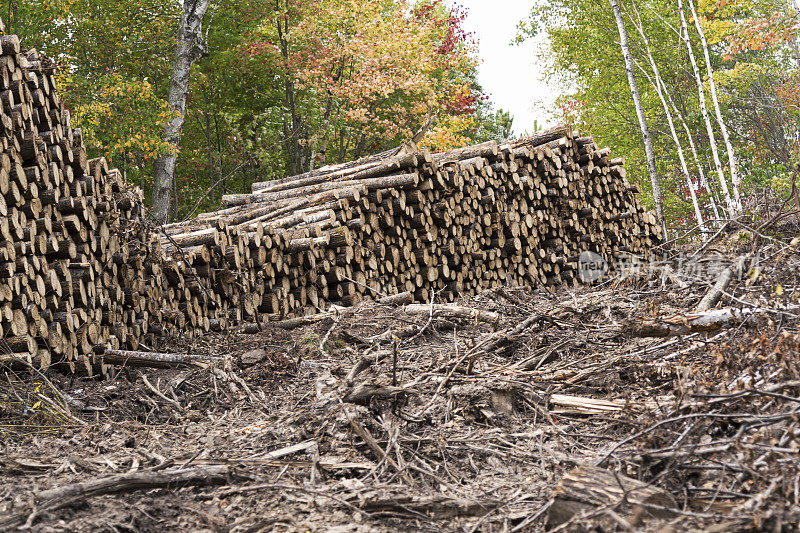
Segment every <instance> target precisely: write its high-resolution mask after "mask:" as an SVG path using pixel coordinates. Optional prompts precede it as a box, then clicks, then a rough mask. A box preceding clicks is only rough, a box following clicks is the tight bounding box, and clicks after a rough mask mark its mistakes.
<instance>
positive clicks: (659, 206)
mask: <svg viewBox="0 0 800 533" xmlns="http://www.w3.org/2000/svg"><path fill="white" fill-rule="evenodd" d="M609 2H610V4H611V10H612V11H613V12H614V20H615V21H616V22H617V29H618V30H619V44H620V48H621V49H622V56H623V57H624V58H625V72H626V73H627V74H628V83H629V84H630V86H631V96H633V103H634V105H635V106H636V117H637V118H638V119H639V127H640V128H641V130H642V139H643V141H644V150H645V154H646V155H647V167H648V170H649V171H650V182H651V183H652V185H653V200H654V201H655V203H656V214H657V215H658V222H659V223H660V224H661V231H662V232H663V235H662V237H663V238H664V239H666V238H667V224H666V221H665V220H664V204H663V202H662V201H661V183H660V182H659V179H658V172H657V171H656V158H655V155H654V154H653V144H652V142H651V141H650V129H649V128H648V127H647V118H646V117H645V116H644V109H643V108H642V100H641V98H640V97H639V88H638V87H637V85H636V78H635V77H634V75H633V58H632V56H631V51H630V49H629V48H628V32H627V30H626V29H625V23H624V21H623V20H622V15H621V14H620V11H619V4H618V3H617V0H609Z"/></svg>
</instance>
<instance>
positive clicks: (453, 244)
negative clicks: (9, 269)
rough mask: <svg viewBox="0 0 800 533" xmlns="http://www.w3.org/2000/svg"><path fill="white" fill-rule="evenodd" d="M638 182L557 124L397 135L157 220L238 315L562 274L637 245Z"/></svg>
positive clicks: (643, 218) (649, 235) (650, 233)
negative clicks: (439, 148) (338, 161)
mask: <svg viewBox="0 0 800 533" xmlns="http://www.w3.org/2000/svg"><path fill="white" fill-rule="evenodd" d="M638 192H639V191H638V188H637V187H636V186H634V185H631V184H630V183H629V182H628V180H627V179H626V177H625V169H624V167H623V161H622V159H621V158H616V159H612V158H611V155H610V150H609V149H607V148H605V149H599V148H598V147H597V145H596V144H595V143H594V141H593V139H592V138H591V137H581V136H578V135H575V134H574V133H573V132H572V131H571V129H570V128H569V127H557V128H553V129H550V130H547V131H545V132H541V133H539V134H536V135H534V136H531V137H528V138H525V139H521V140H518V141H515V142H513V143H509V144H503V145H498V144H497V143H495V142H489V143H485V144H481V145H477V146H470V147H466V148H460V149H457V150H452V151H449V152H443V153H433V154H432V153H429V152H427V151H426V150H422V149H418V148H417V147H416V146H415V145H413V144H409V145H405V146H403V147H401V148H399V149H396V150H392V151H390V152H386V153H383V154H379V155H376V156H372V157H369V158H365V159H362V160H359V161H356V162H352V163H347V164H344V165H338V166H333V167H326V168H323V169H320V170H317V171H312V172H309V173H306V174H303V175H300V176H294V177H290V178H285V179H280V180H274V181H269V182H260V183H255V184H254V185H253V187H252V193H251V194H239V195H228V196H225V197H224V199H223V204H224V206H225V209H222V210H220V211H217V212H213V213H207V214H204V215H200V216H199V217H197V218H196V219H194V220H192V221H190V222H186V223H181V224H173V225H170V226H167V227H166V228H165V230H166V234H167V235H169V237H166V236H165V237H163V238H162V244H163V246H164V248H165V250H167V251H168V252H169V253H171V254H173V256H176V254H180V256H181V257H183V258H185V259H186V262H187V263H188V264H191V265H192V266H194V268H196V269H198V272H201V277H203V276H205V275H209V276H210V277H209V278H207V279H208V283H207V286H208V287H210V288H212V290H213V291H214V294H218V292H217V290H216V288H217V287H219V286H220V283H219V279H218V278H219V276H220V274H223V275H224V276H227V277H228V278H229V279H230V280H231V281H230V286H229V287H228V290H224V289H223V291H222V295H223V302H222V305H223V306H228V307H230V308H237V307H238V308H240V309H242V310H243V312H244V317H241V316H237V317H236V318H237V320H238V319H241V318H245V319H246V320H247V319H249V318H253V317H257V316H262V315H264V314H267V315H271V316H272V315H274V316H286V315H290V314H293V315H301V314H307V313H314V312H318V311H320V310H324V309H325V308H326V307H328V306H329V305H330V304H338V305H344V306H349V305H353V304H355V303H357V302H358V301H359V300H361V299H362V298H378V297H385V296H391V295H395V294H398V293H411V295H413V299H414V300H416V301H418V302H428V301H430V300H431V299H436V300H443V301H452V300H453V299H455V298H456V297H457V296H459V295H465V294H473V293H476V292H478V291H481V290H483V289H488V288H492V287H496V286H499V285H503V284H532V285H548V286H553V285H559V284H562V283H568V284H574V283H576V282H577V262H578V257H579V255H580V254H581V253H582V252H584V251H593V252H595V253H597V254H599V255H600V256H602V257H603V258H605V259H606V260H607V261H609V262H610V263H611V262H612V260H613V259H615V258H618V257H619V256H620V255H627V254H645V253H646V251H647V250H648V249H649V248H650V247H651V246H652V245H654V244H657V243H658V242H660V236H659V228H658V225H657V223H656V219H655V217H654V216H653V215H652V214H651V213H647V212H645V211H644V210H643V209H642V206H641V205H640V204H639V202H638V199H637V197H636V195H637V193H638ZM230 265H234V266H235V268H233V267H231V266H230ZM234 279H235V281H234ZM234 285H236V287H233V286H234ZM223 287H224V286H223ZM237 299H243V300H244V301H245V306H244V307H243V308H242V307H241V306H238V304H237Z"/></svg>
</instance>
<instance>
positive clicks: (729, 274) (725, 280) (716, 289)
mask: <svg viewBox="0 0 800 533" xmlns="http://www.w3.org/2000/svg"><path fill="white" fill-rule="evenodd" d="M746 259H747V257H745V256H740V257H739V258H738V259H736V261H734V262H733V264H732V265H731V266H729V267H728V268H726V269H725V270H723V271H722V272H720V275H719V278H717V282H716V283H715V284H714V286H713V287H711V290H710V291H708V293H706V295H705V296H703V299H702V300H700V303H699V304H697V309H695V312H697V313H701V312H703V311H708V310H709V309H711V308H712V307H714V306H715V305H716V304H717V302H719V300H720V298H722V295H723V294H724V292H725V289H727V288H728V285H730V284H731V281H732V280H733V274H734V272H737V271H738V272H741V270H742V268H743V267H744V262H745V260H746Z"/></svg>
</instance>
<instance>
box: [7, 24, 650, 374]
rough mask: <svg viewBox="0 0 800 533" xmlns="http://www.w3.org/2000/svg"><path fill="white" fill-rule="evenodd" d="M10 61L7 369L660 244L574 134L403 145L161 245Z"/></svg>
mask: <svg viewBox="0 0 800 533" xmlns="http://www.w3.org/2000/svg"><path fill="white" fill-rule="evenodd" d="M0 25H2V22H0ZM0 44H1V45H2V55H1V56H0V86H1V87H2V89H0V100H2V104H1V105H0V143H2V146H1V147H0V151H1V152H2V153H1V154H0V193H2V194H0V215H2V217H1V218H0V338H1V339H2V341H0V363H13V362H15V361H16V362H19V361H27V362H29V363H35V364H37V365H41V366H46V365H48V364H50V363H51V362H56V361H59V362H65V363H67V364H69V365H70V366H72V367H73V368H74V367H75V366H76V365H77V366H85V367H86V368H88V369H90V370H91V369H92V366H93V363H96V362H98V361H102V359H100V358H99V355H101V354H103V353H104V352H105V353H107V354H108V357H112V355H113V356H115V357H119V356H120V355H119V354H120V353H121V352H120V350H137V349H140V347H143V348H144V349H147V348H148V346H149V345H150V343H151V342H153V341H154V339H155V337H158V336H161V335H165V334H174V333H181V334H190V335H191V334H194V333H197V332H203V331H209V330H215V331H222V330H229V329H231V328H233V327H234V326H241V327H242V328H243V329H245V330H247V329H248V328H254V327H255V328H258V327H260V325H261V324H263V323H264V322H266V321H268V320H272V319H276V318H282V317H286V316H290V315H293V316H302V315H305V314H311V313H317V312H319V311H324V310H325V309H327V308H328V307H330V306H331V305H332V304H338V305H344V306H349V305H353V304H355V303H356V302H358V301H359V300H361V299H362V298H365V297H366V298H378V297H381V298H389V299H390V298H391V297H392V296H394V295H401V296H402V299H403V300H404V301H409V300H416V301H418V302H429V301H431V300H437V301H452V300H453V299H454V298H456V296H457V295H463V294H471V293H475V292H477V291H480V290H482V289H487V288H491V287H494V286H498V285H502V284H523V283H528V284H537V285H539V284H544V285H558V284H561V283H576V281H577V276H576V268H577V259H578V255H579V254H580V253H581V252H584V251H594V252H595V253H597V254H599V255H601V256H603V257H604V258H605V259H607V260H610V259H612V258H614V257H617V256H619V255H620V254H642V253H645V252H646V250H647V249H648V248H649V247H650V246H651V245H653V244H654V243H656V242H658V241H659V240H660V237H659V234H658V228H657V226H656V223H655V219H654V217H653V216H652V215H651V214H648V213H646V212H644V211H643V210H642V207H641V206H640V205H639V203H638V201H637V199H636V192H637V189H636V188H635V187H634V186H631V185H630V184H629V183H628V181H627V180H626V179H625V170H624V168H623V166H622V160H621V159H611V158H610V155H609V151H608V149H603V150H598V148H597V146H596V145H595V143H594V142H593V141H592V139H591V138H589V137H580V136H576V135H574V134H573V132H572V131H571V130H570V129H569V128H567V127H559V128H555V129H551V130H548V131H545V132H542V133H539V134H537V135H534V136H532V137H529V138H525V139H522V140H519V141H516V142H513V143H509V144H503V145H498V144H497V143H494V142H490V143H485V144H481V145H478V146H471V147H467V148H461V149H457V150H453V151H450V152H445V153H434V154H432V153H430V152H428V151H426V150H424V149H419V148H417V147H416V146H415V145H413V144H408V145H404V146H402V147H401V148H398V149H396V150H392V151H390V152H386V153H383V154H379V155H376V156H372V157H369V158H365V159H362V160H359V161H356V162H353V163H348V164H344V165H338V166H333V167H326V168H323V169H319V170H317V171H312V172H309V173H306V174H303V175H300V176H295V177H290V178H285V179H281V180H275V181H270V182H263V183H255V184H254V185H253V192H252V194H245V195H231V196H227V197H225V199H224V205H225V208H224V209H222V210H220V211H217V212H213V213H207V214H203V215H200V216H198V217H197V218H196V219H193V220H191V221H188V222H184V223H179V224H172V225H168V226H164V227H162V228H155V227H153V226H151V225H150V224H148V223H147V221H146V217H145V213H144V212H143V211H144V208H143V206H142V195H141V192H140V191H139V190H138V189H135V188H133V187H130V186H128V185H126V184H125V183H124V181H123V179H122V177H121V175H120V174H119V172H117V171H116V170H109V168H108V165H107V163H106V161H105V159H103V158H100V159H95V160H87V156H86V150H85V147H84V144H83V140H82V137H81V132H80V130H79V129H74V128H72V127H71V125H70V115H69V112H68V111H67V110H66V109H65V108H64V105H63V104H62V102H61V101H60V100H59V97H58V94H57V92H56V90H55V84H54V78H53V66H52V63H51V62H50V61H49V60H48V59H46V58H44V57H40V56H39V54H38V53H37V52H36V51H35V50H27V51H24V50H21V49H20V44H19V40H18V38H17V37H16V36H13V35H7V36H2V37H0Z"/></svg>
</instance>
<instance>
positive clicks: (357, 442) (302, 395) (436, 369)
mask: <svg viewBox="0 0 800 533" xmlns="http://www.w3.org/2000/svg"><path fill="white" fill-rule="evenodd" d="M755 237H758V233H757V232H754V231H750V232H747V231H744V232H743V231H738V232H730V233H729V234H728V235H726V236H724V238H722V239H721V240H720V239H718V241H717V242H715V243H714V244H712V245H705V246H704V247H702V249H701V248H700V246H699V245H695V246H694V247H691V248H686V247H683V248H674V249H671V251H669V252H668V253H667V254H666V256H665V257H666V261H665V262H664V263H659V264H657V265H650V268H647V269H644V271H641V272H638V273H634V274H632V275H629V276H625V277H615V278H613V279H610V280H608V281H605V282H604V283H601V284H598V285H596V286H593V287H588V286H584V287H579V288H560V289H558V290H556V291H553V292H550V291H547V290H542V289H537V290H531V289H529V288H522V287H504V288H501V289H496V290H492V291H489V292H486V293H483V294H481V295H479V296H476V297H474V298H469V299H465V300H463V301H461V302H459V304H460V305H461V306H465V307H469V308H473V309H478V310H482V311H487V312H491V313H497V315H498V320H497V321H494V320H493V319H492V317H493V315H491V313H489V314H487V315H481V316H480V317H478V316H477V315H472V316H470V317H468V318H452V317H432V316H431V315H427V316H426V315H411V314H408V313H407V312H405V310H404V309H403V308H397V307H389V306H384V305H379V304H376V303H364V304H361V305H360V306H358V307H357V308H355V309H352V310H343V311H341V312H340V313H337V314H333V315H331V316H327V317H325V318H322V319H320V320H317V321H316V322H313V323H311V324H306V325H303V326H301V327H298V328H295V329H290V330H287V329H282V328H279V327H275V326H267V327H266V328H265V330H264V331H262V332H261V333H258V334H254V335H244V334H240V335H209V336H206V337H203V338H200V339H194V340H185V339H171V340H168V341H164V344H163V345H161V346H153V347H152V348H153V350H155V351H169V352H176V353H189V354H197V355H213V356H220V357H221V358H222V359H221V361H220V362H218V363H215V364H213V365H205V364H195V365H192V366H183V367H179V368H162V369H155V368H142V367H138V368H137V367H116V368H115V371H114V372H113V373H112V375H111V376H109V377H107V378H104V379H100V378H98V377H88V376H71V375H68V374H65V373H63V372H59V371H58V370H55V369H51V370H48V371H47V372H46V373H44V374H41V373H38V372H33V371H31V370H16V371H11V370H0V378H1V379H0V530H3V531H7V530H8V531H10V530H16V529H17V528H21V529H27V530H31V531H40V532H46V531H47V532H49V531H70V532H81V531H115V532H121V531H142V532H149V531H153V532H156V531H158V532H161V531H214V532H222V531H225V532H257V531H354V532H355V531H396V530H411V531H540V530H545V529H548V530H560V531H617V530H620V531H624V530H636V531H662V532H667V531H686V530H696V531H709V532H711V531H797V530H798V523H800V457H798V454H799V453H800V398H798V395H800V355H799V354H798V346H800V331H798V318H800V305H798V304H800V302H798V300H800V296H799V295H800V292H798V289H800V283H798V279H797V273H798V269H797V267H798V265H800V248H798V245H797V243H796V242H794V241H791V238H790V236H788V237H786V238H784V239H780V240H775V239H772V238H766V237H764V238H758V239H756V238H755ZM695 252H697V254H695V255H694V256H692V254H694V253H695ZM737 257H745V260H743V261H744V268H743V269H738V270H737V271H736V272H735V275H734V281H733V282H732V283H731V285H730V286H729V287H728V288H727V289H726V290H725V292H724V295H723V297H722V299H721V301H720V302H719V303H718V304H717V306H718V307H727V306H732V307H734V308H736V309H745V310H749V311H747V312H746V314H742V313H743V312H742V311H740V312H739V315H736V316H735V317H734V319H733V320H731V321H728V322H726V323H724V324H723V325H722V326H721V327H720V326H719V325H716V326H713V327H709V328H708V331H700V330H693V329H691V328H689V329H684V330H682V331H679V332H677V334H675V332H673V334H672V335H670V336H667V337H653V336H646V335H652V334H654V331H657V330H658V328H659V327H662V326H664V324H667V325H669V326H671V327H673V329H675V328H677V329H680V328H681V327H686V328H688V327H689V324H690V320H691V318H692V315H689V314H688V313H689V312H690V311H692V310H693V309H694V308H695V307H696V305H697V303H698V302H699V301H700V299H701V298H702V297H703V295H705V294H706V293H707V292H708V291H709V289H710V287H711V286H712V284H713V283H714V282H715V280H716V279H718V277H719V272H720V270H721V268H722V267H725V266H730V265H733V264H735V262H736V258H737ZM653 267H655V268H653ZM645 326H647V327H645ZM582 466H583V467H589V466H591V467H600V468H603V469H605V470H607V471H608V472H612V473H614V475H616V476H627V477H629V478H633V479H637V480H640V481H643V482H644V483H645V484H647V486H649V487H653V488H656V489H657V490H658V491H662V492H663V493H667V495H668V497H669V498H671V499H670V501H671V502H672V503H671V504H670V505H669V506H668V507H669V509H661V511H663V512H656V511H658V509H656V508H650V507H648V506H647V505H644V506H642V505H634V503H633V500H634V498H633V497H630V498H629V497H626V495H623V497H622V498H619V499H617V500H612V501H607V502H602V501H599V500H598V502H596V503H595V504H594V505H590V506H587V507H585V508H584V510H583V511H581V512H579V513H578V514H576V515H574V516H572V517H571V518H568V519H567V520H566V521H563V520H562V521H557V520H555V519H554V518H553V517H552V516H551V514H552V513H551V507H552V505H553V502H554V491H555V490H556V488H557V487H558V486H559V483H560V482H561V480H562V478H564V476H565V475H566V474H568V473H570V472H571V471H573V470H574V469H575V468H576V467H582ZM77 483H81V484H79V485H75V484H77ZM555 496H556V498H555V499H556V500H557V499H558V497H559V493H556V494H555Z"/></svg>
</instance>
